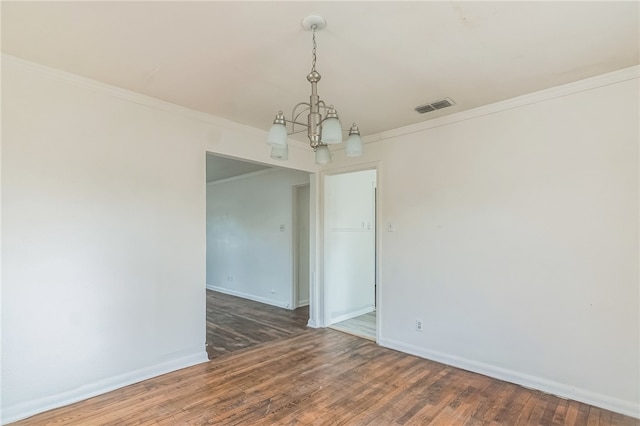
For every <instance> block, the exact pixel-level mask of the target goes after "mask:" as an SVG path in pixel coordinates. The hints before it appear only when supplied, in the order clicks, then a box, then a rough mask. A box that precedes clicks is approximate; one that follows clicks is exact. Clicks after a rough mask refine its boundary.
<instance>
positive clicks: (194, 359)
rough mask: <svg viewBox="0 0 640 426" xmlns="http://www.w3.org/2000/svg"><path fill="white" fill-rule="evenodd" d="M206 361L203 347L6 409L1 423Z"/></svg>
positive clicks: (3, 411)
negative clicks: (187, 353) (178, 356)
mask: <svg viewBox="0 0 640 426" xmlns="http://www.w3.org/2000/svg"><path fill="white" fill-rule="evenodd" d="M207 361H209V359H208V358H207V353H206V352H205V350H204V348H203V349H202V350H201V351H198V352H197V353H193V354H191V355H185V356H182V357H180V358H176V359H173V360H171V361H166V362H162V363H159V364H156V365H153V366H151V367H145V368H141V369H138V370H134V371H131V372H128V373H124V374H120V375H117V376H113V377H109V378H106V379H102V380H98V381H97V382H93V383H89V384H86V385H83V386H81V387H79V388H77V389H73V390H70V391H67V392H62V393H58V394H55V395H50V396H46V397H43V398H39V399H35V400H32V401H27V402H23V403H20V404H16V405H13V406H8V407H3V410H2V424H7V423H12V422H15V421H18V420H22V419H25V418H27V417H31V416H33V415H36V414H38V413H42V412H45V411H49V410H53V409H54V408H59V407H64V406H66V405H69V404H73V403H75V402H78V401H83V400H85V399H88V398H92V397H94V396H97V395H102V394H104V393H107V392H111V391H113V390H116V389H119V388H122V387H124V386H128V385H131V384H134V383H138V382H141V381H143V380H147V379H151V378H153V377H157V376H161V375H163V374H166V373H170V372H172V371H176V370H180V369H183V368H187V367H191V366H193V365H196V364H201V363H203V362H207Z"/></svg>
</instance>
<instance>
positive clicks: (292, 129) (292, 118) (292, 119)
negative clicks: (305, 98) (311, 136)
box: [290, 102, 311, 134]
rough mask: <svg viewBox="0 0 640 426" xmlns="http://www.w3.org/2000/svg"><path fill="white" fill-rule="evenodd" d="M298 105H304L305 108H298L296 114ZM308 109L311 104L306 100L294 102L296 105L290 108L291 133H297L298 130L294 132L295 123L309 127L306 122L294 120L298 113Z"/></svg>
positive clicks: (298, 115)
mask: <svg viewBox="0 0 640 426" xmlns="http://www.w3.org/2000/svg"><path fill="white" fill-rule="evenodd" d="M300 106H306V108H302V109H301V110H300V112H298V114H296V110H297V109H298V107H300ZM310 109H311V104H309V103H307V102H299V103H297V104H296V106H294V107H293V110H291V121H290V123H291V132H292V133H291V134H294V133H298V132H296V128H295V125H296V124H298V125H300V126H304V127H305V128H307V127H309V126H308V125H307V124H304V123H300V122H298V121H296V120H297V119H298V117H300V114H302V113H303V112H305V111H308V110H310Z"/></svg>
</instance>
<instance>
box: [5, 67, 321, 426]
mask: <svg viewBox="0 0 640 426" xmlns="http://www.w3.org/2000/svg"><path fill="white" fill-rule="evenodd" d="M2 88H3V93H2V114H3V115H2V119H3V123H2V124H3V126H2V236H3V238H2V265H3V269H2V323H1V324H2V345H1V350H2V354H1V361H2V365H1V372H2V380H1V381H2V396H3V400H2V419H3V421H4V422H8V421H11V420H15V419H18V418H22V417H25V416H28V415H30V414H34V413H37V412H39V411H43V410H46V409H49V408H53V407H56V406H60V405H65V404H68V403H70V402H73V401H76V400H80V399H84V398H87V397H89V396H91V395H95V394H99V393H102V392H105V391H108V390H110V389H113V388H117V387H120V386H123V385H125V384H128V383H132V382H135V381H139V380H142V379H144V378H147V377H151V376H155V375H158V374H161V373H164V372H167V371H171V370H175V369H178V368H182V367H185V366H188V365H191V364H194V363H198V362H203V361H205V360H206V359H207V358H206V353H205V346H204V343H205V318H206V317H205V260H206V259H205V229H206V228H205V152H206V151H210V152H216V153H223V154H226V155H230V156H235V157H241V158H243V157H244V158H247V159H252V160H254V161H260V162H264V163H273V161H272V160H271V159H270V158H269V149H268V147H267V146H266V144H265V143H264V139H265V132H261V131H258V130H256V129H250V128H247V127H245V126H241V125H237V124H234V123H231V122H227V121H225V120H221V119H217V118H215V117H210V116H208V115H205V114H200V113H196V112H193V111H190V110H187V109H184V108H181V107H177V106H175V105H171V104H168V103H165V102H161V101H158V100H154V99H151V98H148V97H144V96H141V95H138V94H135V93H131V92H128V91H124V90H120V89H117V88H114V87H110V86H107V85H103V84H99V83H96V82H92V81H90V80H87V79H84V78H81V77H77V76H73V75H70V74H67V73H63V72H59V71H55V70H51V69H48V68H44V67H41V66H38V65H34V64H30V63H27V62H24V61H21V60H19V59H17V58H13V57H10V56H6V55H3V56H2ZM249 152H250V154H249ZM307 154H308V155H307ZM290 158H291V160H290V161H289V162H288V164H287V165H288V166H291V167H296V168H300V169H305V170H314V169H315V165H313V156H312V155H311V153H309V152H305V150H303V149H298V148H297V147H296V146H292V149H290Z"/></svg>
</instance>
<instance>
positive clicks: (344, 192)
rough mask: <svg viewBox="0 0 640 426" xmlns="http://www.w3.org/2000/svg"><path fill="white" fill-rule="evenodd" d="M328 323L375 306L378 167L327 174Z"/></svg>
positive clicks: (341, 319)
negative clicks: (376, 169)
mask: <svg viewBox="0 0 640 426" xmlns="http://www.w3.org/2000/svg"><path fill="white" fill-rule="evenodd" d="M324 181H325V183H324V292H325V294H324V296H325V304H326V305H325V309H326V316H325V324H327V325H329V324H333V323H336V322H339V321H344V320H346V319H349V318H353V317H356V316H359V315H363V314H365V313H367V312H371V311H373V310H374V309H375V229H374V228H375V201H374V199H375V193H374V191H375V186H376V171H375V170H363V171H357V172H351V173H342V174H335V175H328V176H325V178H324Z"/></svg>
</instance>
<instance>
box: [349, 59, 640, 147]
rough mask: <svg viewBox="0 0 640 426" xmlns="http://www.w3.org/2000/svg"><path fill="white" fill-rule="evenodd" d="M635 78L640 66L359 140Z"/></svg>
mask: <svg viewBox="0 0 640 426" xmlns="http://www.w3.org/2000/svg"><path fill="white" fill-rule="evenodd" d="M638 77H640V65H634V66H632V67H628V68H623V69H621V70H618V71H613V72H610V73H607V74H601V75H598V76H595V77H590V78H586V79H584V80H578V81H574V82H572V83H567V84H563V85H561V86H556V87H551V88H549V89H544V90H540V91H537V92H532V93H528V94H525V95H522V96H518V97H515V98H511V99H507V100H504V101H500V102H496V103H493V104H489V105H483V106H480V107H477V108H472V109H469V110H466V111H460V112H457V113H455V114H450V115H445V116H443V117H438V118H435V119H432V120H427V121H423V122H421V123H416V124H411V125H409V126H404V127H399V128H397V129H392V130H388V131H386V132H380V133H377V134H375V135H368V136H364V137H363V138H362V139H363V142H364V143H367V144H368V143H374V142H381V141H384V140H387V139H392V138H397V137H398V136H404V135H409V134H412V133H418V132H422V131H424V130H428V129H433V128H435V127H441V126H446V125H449V124H453V123H457V122H460V121H466V120H470V119H473V118H477V117H482V116H484V115H489V114H495V113H497V112H501V111H507V110H510V109H514V108H520V107H523V106H527V105H531V104H536V103H540V102H545V101H548V100H551V99H555V98H560V97H563V96H567V95H571V94H574V93H579V92H584V91H587V90H592V89H596V88H599V87H603V86H608V85H611V84H616V83H620V82H622V81H626V80H632V79H634V78H638ZM341 149H344V147H340V148H338V149H336V151H339V150H341Z"/></svg>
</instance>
